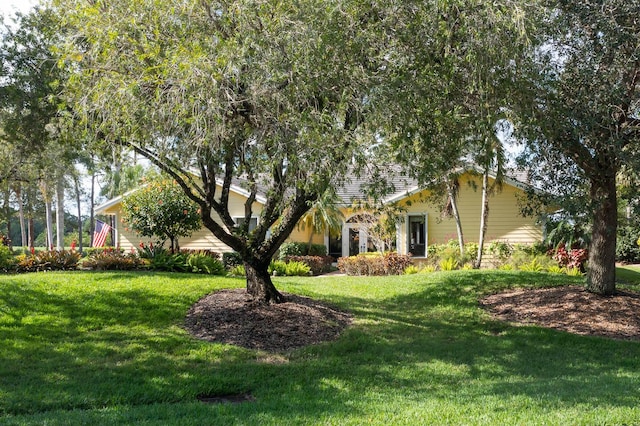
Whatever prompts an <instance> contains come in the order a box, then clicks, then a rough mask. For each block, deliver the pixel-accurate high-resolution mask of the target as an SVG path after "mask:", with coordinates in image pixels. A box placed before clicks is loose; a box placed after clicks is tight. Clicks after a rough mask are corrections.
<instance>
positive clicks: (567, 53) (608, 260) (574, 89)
mask: <svg viewBox="0 0 640 426" xmlns="http://www.w3.org/2000/svg"><path fill="white" fill-rule="evenodd" d="M539 12H540V13H541V16H542V18H541V19H539V20H538V21H539V22H540V27H539V28H538V30H537V32H536V33H535V43H534V44H533V45H532V47H531V49H530V51H529V54H528V56H524V57H523V61H522V62H521V64H520V66H521V79H520V84H519V90H518V92H517V95H518V96H517V97H514V98H513V103H512V104H513V105H514V110H516V111H517V117H518V120H517V124H518V129H519V130H520V136H521V137H522V139H523V140H524V141H525V142H526V145H527V151H526V152H525V156H526V162H527V163H528V164H530V165H533V167H530V171H531V172H532V178H533V179H535V180H534V181H536V182H537V184H538V185H540V186H541V187H543V188H546V189H550V190H551V192H553V193H555V194H557V195H559V196H560V197H559V198H560V200H561V201H562V200H563V199H564V200H568V201H569V202H571V198H574V199H575V198H580V199H581V202H579V203H578V205H582V206H583V207H584V206H586V210H587V211H588V212H590V213H591V219H592V220H591V221H592V237H591V245H590V253H589V270H588V277H587V288H588V289H589V290H591V291H593V292H596V293H601V294H611V293H613V292H614V291H615V246H616V230H617V200H616V177H617V175H618V174H619V172H620V170H621V169H620V168H621V166H623V165H624V166H625V167H628V168H632V169H633V168H637V167H638V165H640V163H639V161H638V160H639V157H638V155H639V153H640V152H639V150H638V147H639V145H638V142H639V140H640V139H639V136H640V133H639V130H640V127H639V125H640V117H639V116H638V106H639V102H640V97H639V89H640V86H639V83H640V22H639V21H638V14H639V13H640V6H638V4H637V2H626V1H618V0H616V1H610V2H606V3H603V2H600V1H584V2H577V3H576V2H569V1H549V2H546V3H545V7H543V8H541V9H540V10H539ZM570 204H571V207H573V208H575V206H576V203H575V202H573V203H570ZM565 205H566V204H565Z"/></svg>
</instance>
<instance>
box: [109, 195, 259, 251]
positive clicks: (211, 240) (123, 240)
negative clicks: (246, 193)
mask: <svg viewBox="0 0 640 426" xmlns="http://www.w3.org/2000/svg"><path fill="white" fill-rule="evenodd" d="M244 202H245V198H244V197H243V196H242V195H239V194H237V193H235V192H231V193H230V194H229V213H230V214H231V216H232V217H234V218H236V217H244ZM253 209H254V215H255V216H257V215H259V214H260V209H261V206H260V204H258V203H254V205H253ZM105 214H108V215H115V216H116V223H117V226H116V231H117V233H118V240H119V244H120V248H122V249H124V250H130V249H131V248H135V247H138V245H139V244H140V242H144V243H145V244H148V243H149V242H150V241H153V240H154V239H153V238H149V237H142V236H140V235H139V234H137V233H136V232H133V231H131V230H127V229H126V224H125V223H122V221H121V218H122V210H121V205H120V204H116V205H114V206H112V207H110V208H109V209H107V210H105ZM212 217H214V218H217V217H218V216H217V215H215V214H212ZM178 242H179V245H180V247H181V248H186V249H193V250H196V249H209V250H213V251H216V252H218V253H224V252H229V251H232V250H231V248H230V247H229V246H227V245H226V244H224V243H223V242H222V241H220V240H219V239H217V238H216V237H215V236H214V235H213V234H212V233H211V231H209V230H208V229H206V228H204V227H203V228H202V229H200V230H198V231H196V232H194V233H193V234H192V235H191V236H190V237H184V238H180V239H179V240H178ZM166 244H169V242H168V241H167V243H166Z"/></svg>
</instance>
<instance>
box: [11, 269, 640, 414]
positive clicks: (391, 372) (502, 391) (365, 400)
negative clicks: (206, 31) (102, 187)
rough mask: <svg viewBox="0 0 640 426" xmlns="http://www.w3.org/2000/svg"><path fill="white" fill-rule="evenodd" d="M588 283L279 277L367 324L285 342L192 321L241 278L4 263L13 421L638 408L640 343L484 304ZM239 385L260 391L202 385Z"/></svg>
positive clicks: (451, 276)
mask: <svg viewBox="0 0 640 426" xmlns="http://www.w3.org/2000/svg"><path fill="white" fill-rule="evenodd" d="M579 282H580V278H570V277H566V276H560V275H551V274H545V273H525V272H506V271H459V272H443V273H434V274H429V275H411V276H399V277H340V276H338V277H321V278H293V277H292V278H278V279H277V281H276V286H277V287H278V288H280V289H282V290H283V291H286V292H290V293H297V294H301V295H305V296H310V297H314V298H318V299H322V300H325V301H327V302H331V303H332V304H335V305H337V306H338V307H340V308H343V309H346V310H349V311H350V312H351V313H353V315H354V325H353V326H352V327H351V328H350V329H348V330H347V331H346V332H344V333H343V335H342V337H341V338H339V339H338V340H337V341H334V342H330V343H325V344H321V345H317V346H311V347H306V348H303V349H298V350H294V351H291V352H288V353H286V354H285V355H281V354H279V355H272V354H269V353H265V352H260V351H251V350H247V349H241V348H238V347H234V346H229V345H223V344H215V343H208V342H204V341H199V340H197V339H194V338H192V337H191V336H189V335H188V334H187V332H186V331H185V330H184V329H183V323H184V318H185V314H186V312H187V310H188V309H189V307H190V306H191V305H192V304H193V303H194V302H195V301H197V300H198V299H200V298H201V297H203V296H204V295H206V294H208V293H210V292H211V291H213V290H216V289H221V288H234V287H242V286H243V285H244V283H243V281H242V280H239V279H231V278H220V277H216V278H212V277H208V276H193V275H185V274H168V273H113V272H109V273H85V272H72V273H36V274H27V275H21V276H3V277H0V359H1V360H2V362H1V363H0V423H3V424H45V423H46V424H91V423H95V424H163V425H164V424H176V425H188V424H194V425H196V424H274V425H275V424H340V425H343V424H354V425H355V424H358V425H359V424H365V423H371V424H412V425H413V424H462V423H464V424H605V423H606V424H623V423H626V424H634V423H639V422H640V408H638V407H640V386H639V385H638V383H640V344H639V343H637V342H623V341H614V340H608V339H604V338H596V337H582V336H575V335H571V334H568V333H563V332H558V331H553V330H548V329H543V328H540V327H534V326H526V327H525V326H520V327H516V326H511V325H508V324H506V323H502V322H498V321H495V320H493V319H491V318H490V317H489V315H488V314H486V313H485V312H484V311H483V310H482V309H480V308H479V306H478V299H479V298H480V297H481V296H482V295H485V294H489V293H493V292H497V291H500V290H503V289H506V288H512V287H546V286H555V285H564V284H577V283H579ZM631 285H634V284H631ZM229 394H232V395H233V394H236V395H238V394H239V395H250V397H249V396H247V397H246V398H244V399H243V401H244V402H242V403H239V404H231V403H225V404H207V403H203V402H200V400H199V399H198V397H199V396H200V397H201V398H200V399H203V398H202V395H207V396H216V395H229ZM211 399H215V398H211Z"/></svg>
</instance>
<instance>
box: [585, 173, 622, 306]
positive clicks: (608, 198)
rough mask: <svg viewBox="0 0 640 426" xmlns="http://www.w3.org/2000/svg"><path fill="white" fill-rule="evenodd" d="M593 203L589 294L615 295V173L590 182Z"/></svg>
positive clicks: (616, 221)
mask: <svg viewBox="0 0 640 426" xmlns="http://www.w3.org/2000/svg"><path fill="white" fill-rule="evenodd" d="M591 199H592V202H593V212H594V213H593V230H592V233H591V245H590V246H589V265H588V271H587V290H588V291H590V292H592V293H596V294H601V295H609V294H614V293H615V291H616V232H617V229H618V211H617V199H616V179H615V173H612V174H609V175H607V176H600V177H599V178H594V179H592V180H591Z"/></svg>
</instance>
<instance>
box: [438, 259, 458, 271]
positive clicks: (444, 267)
mask: <svg viewBox="0 0 640 426" xmlns="http://www.w3.org/2000/svg"><path fill="white" fill-rule="evenodd" d="M438 266H439V267H440V270H441V271H453V270H454V269H456V268H457V267H458V261H457V260H456V259H455V258H454V257H450V258H448V259H443V260H441V261H440V262H438Z"/></svg>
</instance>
